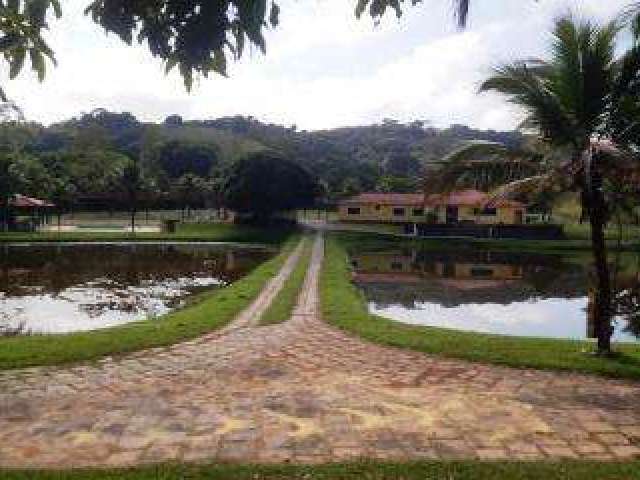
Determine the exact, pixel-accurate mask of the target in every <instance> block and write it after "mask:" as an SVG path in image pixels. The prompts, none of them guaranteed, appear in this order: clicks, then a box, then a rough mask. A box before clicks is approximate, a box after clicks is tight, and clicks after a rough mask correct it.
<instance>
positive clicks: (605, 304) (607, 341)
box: [585, 181, 613, 354]
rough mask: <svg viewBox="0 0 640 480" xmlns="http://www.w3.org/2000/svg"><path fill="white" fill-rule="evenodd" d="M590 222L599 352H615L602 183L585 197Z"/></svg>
mask: <svg viewBox="0 0 640 480" xmlns="http://www.w3.org/2000/svg"><path fill="white" fill-rule="evenodd" d="M585 200H586V202H587V203H588V204H587V205H586V207H587V209H586V210H587V211H588V212H589V222H590V224H591V250H592V253H593V260H594V264H595V270H596V291H595V304H594V326H595V333H596V337H597V339H598V353H599V354H608V353H610V352H611V334H612V333H613V328H612V326H611V278H610V274H609V263H608V259H607V244H606V241H605V236H604V231H605V224H606V209H605V202H604V197H603V194H602V190H601V182H598V181H595V182H594V188H592V190H591V192H589V194H588V195H586V198H585Z"/></svg>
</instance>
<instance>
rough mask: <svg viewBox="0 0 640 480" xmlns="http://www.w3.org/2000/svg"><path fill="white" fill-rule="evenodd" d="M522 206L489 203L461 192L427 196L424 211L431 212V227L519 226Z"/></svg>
mask: <svg viewBox="0 0 640 480" xmlns="http://www.w3.org/2000/svg"><path fill="white" fill-rule="evenodd" d="M526 210H527V207H526V205H525V204H523V203H520V202H516V201H513V200H491V198H490V197H489V195H487V194H486V193H485V192H480V191H478V190H462V191H458V192H451V193H445V194H433V195H428V196H427V197H426V198H425V211H427V212H432V213H433V218H434V220H435V223H439V224H443V223H444V224H457V223H462V224H464V223H470V224H476V225H522V224H523V223H524V218H525V215H526Z"/></svg>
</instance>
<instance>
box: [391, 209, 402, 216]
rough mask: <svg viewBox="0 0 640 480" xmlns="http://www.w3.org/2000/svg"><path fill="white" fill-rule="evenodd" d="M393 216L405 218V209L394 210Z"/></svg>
mask: <svg viewBox="0 0 640 480" xmlns="http://www.w3.org/2000/svg"><path fill="white" fill-rule="evenodd" d="M393 214H394V215H395V216H396V217H404V208H394V209H393Z"/></svg>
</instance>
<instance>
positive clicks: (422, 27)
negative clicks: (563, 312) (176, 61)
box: [0, 0, 629, 130]
mask: <svg viewBox="0 0 640 480" xmlns="http://www.w3.org/2000/svg"><path fill="white" fill-rule="evenodd" d="M88 3H89V0H65V2H64V16H63V19H62V20H59V21H53V22H52V23H51V31H50V32H49V33H48V34H47V37H48V40H49V42H50V45H51V46H52V47H53V48H54V50H55V51H56V56H57V60H58V66H57V67H56V68H50V69H49V71H48V74H47V78H46V80H45V81H44V83H42V84H40V83H38V81H37V80H36V79H35V76H34V75H33V74H32V73H31V72H29V71H28V70H27V69H25V72H24V73H23V74H22V75H21V76H20V77H19V78H18V79H16V80H13V81H8V80H7V78H6V73H5V72H4V71H5V70H6V69H7V67H6V65H4V66H3V71H2V72H1V73H0V83H1V84H2V85H3V86H4V88H5V91H6V92H7V94H8V95H9V96H10V97H11V98H12V99H13V100H14V101H15V102H17V103H18V105H20V107H21V108H22V109H23V111H24V112H25V115H26V117H27V119H28V120H33V121H37V122H42V123H45V124H50V123H53V122H56V121H60V120H66V119H68V118H71V117H73V116H77V115H79V114H81V113H83V112H89V111H91V110H93V109H95V108H106V109H108V110H112V111H117V112H122V111H126V112H131V113H133V114H134V115H135V116H136V117H138V118H139V119H140V120H142V121H162V120H164V118H165V117H166V116H168V115H171V114H179V115H181V116H183V118H185V119H207V118H217V117H221V116H228V115H251V116H254V117H256V118H258V119H260V120H262V121H265V122H272V123H278V124H283V125H287V126H289V125H296V126H297V127H298V128H300V129H306V130H318V129H327V128H334V127H341V126H352V125H366V124H372V123H379V122H381V121H382V120H383V119H385V118H393V119H396V120H398V121H401V122H409V121H413V120H424V121H426V122H427V123H430V124H431V125H433V126H436V127H446V126H448V125H451V124H467V125H470V126H473V127H476V128H482V129H498V130H507V129H513V128H516V127H517V125H518V124H519V122H520V120H521V117H522V113H521V112H520V111H518V110H517V109H515V108H514V107H513V106H510V105H509V104H508V103H507V102H505V100H504V98H501V97H499V96H497V95H495V94H482V95H479V94H478V93H477V89H478V85H479V84H480V82H481V81H482V80H483V79H484V78H486V76H487V75H488V74H489V73H490V71H491V67H492V66H495V65H496V64H498V63H501V62H505V61H510V60H514V59H518V58H530V57H544V56H545V55H546V53H547V49H548V44H549V39H550V37H549V30H550V28H551V27H552V22H553V19H554V18H556V17H557V16H559V15H561V14H564V13H566V12H574V13H579V14H580V15H582V16H588V17H594V18H598V19H601V20H607V19H610V18H611V17H612V16H613V15H615V14H616V13H618V12H620V11H621V10H623V9H624V7H625V6H626V5H627V4H628V3H629V0H538V1H535V0H475V1H474V2H473V6H472V11H471V17H470V24H469V26H468V28H467V29H466V30H465V31H464V32H460V31H458V30H457V29H456V26H455V22H454V20H453V11H452V6H451V2H450V0H423V3H422V4H419V5H417V6H415V7H410V6H408V5H407V6H406V7H405V14H404V15H403V16H402V18H400V19H397V18H396V17H395V15H393V14H391V13H389V14H388V15H387V17H385V18H384V19H383V21H382V22H381V23H380V24H379V25H377V26H376V25H374V23H373V21H372V20H371V19H370V18H369V17H365V16H363V17H362V18H361V19H360V20H357V19H356V18H355V16H354V13H353V12H354V5H355V0H281V1H280V2H279V4H280V6H281V16H280V25H279V27H277V28H276V29H274V30H271V31H269V32H268V33H267V54H266V55H262V53H260V52H259V51H256V50H253V51H247V53H246V54H245V56H244V58H243V59H242V60H241V61H240V62H237V63H235V64H233V65H232V66H231V68H230V69H229V73H230V75H229V77H228V78H223V77H219V76H210V77H209V79H201V80H200V81H199V82H197V83H196V84H195V86H194V88H193V90H192V92H191V93H187V92H186V91H185V89H184V86H183V83H182V80H181V78H180V77H179V76H178V74H177V73H172V74H170V75H168V76H166V75H165V74H164V69H163V66H162V64H161V62H160V60H158V59H154V58H153V57H151V55H150V54H149V53H148V51H147V50H146V48H145V47H143V46H135V47H129V46H126V45H124V44H123V43H122V42H121V41H120V40H118V39H117V38H116V37H115V36H113V35H110V36H107V35H105V33H104V31H103V30H101V29H100V28H99V27H98V26H97V25H95V24H93V23H92V22H91V20H90V18H88V17H86V16H84V15H83V10H84V8H85V7H86V5H87V4H88ZM405 3H407V2H405ZM408 3H410V2H408Z"/></svg>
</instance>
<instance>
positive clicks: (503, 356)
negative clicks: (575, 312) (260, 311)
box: [320, 234, 640, 379]
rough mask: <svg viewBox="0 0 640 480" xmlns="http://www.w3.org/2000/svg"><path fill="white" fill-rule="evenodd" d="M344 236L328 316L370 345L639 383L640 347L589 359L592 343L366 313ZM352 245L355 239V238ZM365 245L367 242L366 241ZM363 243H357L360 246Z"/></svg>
mask: <svg viewBox="0 0 640 480" xmlns="http://www.w3.org/2000/svg"><path fill="white" fill-rule="evenodd" d="M342 237H343V236H342V235H336V234H333V235H330V236H329V238H328V241H327V249H326V259H325V263H324V266H323V271H322V276H321V280H320V295H321V300H322V311H323V315H324V318H325V319H326V320H327V321H328V322H330V323H332V324H333V325H335V326H337V327H339V328H342V329H344V330H347V331H349V332H352V333H354V334H357V335H359V336H361V337H363V338H365V339H367V340H369V341H372V342H376V343H380V344H384V345H390V346H395V347H401V348H409V349H412V350H417V351H420V352H425V353H430V354H437V355H442V356H447V357H455V358H461V359H465V360H471V361H477V362H485V363H494V364H499V365H507V366H511V367H531V368H541V369H552V370H569V371H577V372H584V373H592V374H598V375H604V376H608V377H620V378H633V379H640V346H637V345H630V344H619V345H616V347H615V348H616V352H617V353H616V355H615V356H614V357H612V358H600V357H595V356H593V355H590V354H589V353H588V352H591V351H592V349H593V344H591V343H589V342H581V341H570V340H554V339H538V338H522V337H509V336H501V335H487V334H479V333H471V332H461V331H456V330H447V329H443V328H434V327H421V326H411V325H404V324H402V323H399V322H394V321H392V320H388V319H385V318H382V317H378V316H375V315H371V314H369V313H368V311H367V306H366V303H365V300H364V297H363V296H362V294H361V293H360V291H359V290H358V289H357V288H356V287H355V286H354V285H353V284H352V283H351V281H350V274H351V271H350V267H349V264H348V262H347V254H346V249H345V246H344V243H343V241H341V240H340V238H342ZM348 238H351V240H350V241H353V238H352V237H347V239H348ZM362 241H364V240H362ZM362 241H361V243H358V245H360V247H361V248H363V247H362V245H363V244H362Z"/></svg>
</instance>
